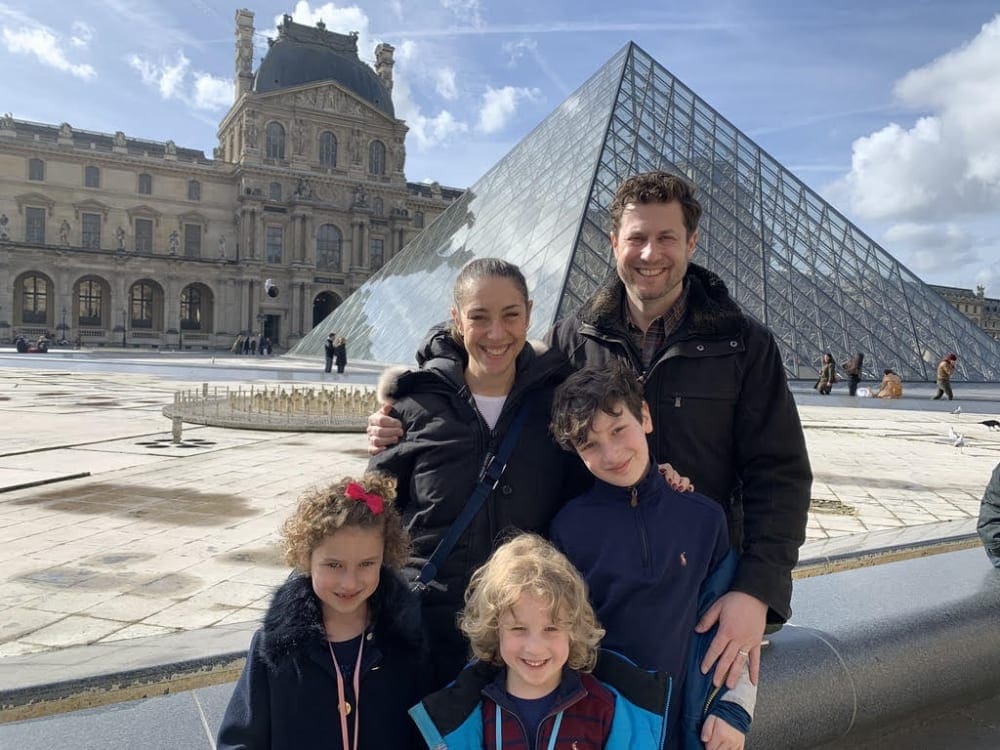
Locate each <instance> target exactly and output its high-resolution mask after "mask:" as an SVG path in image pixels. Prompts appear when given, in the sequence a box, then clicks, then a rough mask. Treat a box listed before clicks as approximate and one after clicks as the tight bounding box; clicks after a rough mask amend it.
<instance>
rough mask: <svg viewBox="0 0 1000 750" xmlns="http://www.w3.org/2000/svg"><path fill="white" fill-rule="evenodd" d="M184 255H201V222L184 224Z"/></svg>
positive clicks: (194, 256)
mask: <svg viewBox="0 0 1000 750" xmlns="http://www.w3.org/2000/svg"><path fill="white" fill-rule="evenodd" d="M184 256H185V257H187V258H200V257H201V224H185V225H184Z"/></svg>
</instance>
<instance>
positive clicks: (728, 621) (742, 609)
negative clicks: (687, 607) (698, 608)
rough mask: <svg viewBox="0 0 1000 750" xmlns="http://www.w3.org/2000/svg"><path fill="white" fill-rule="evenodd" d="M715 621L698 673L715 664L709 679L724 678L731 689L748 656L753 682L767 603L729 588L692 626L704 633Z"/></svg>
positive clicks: (757, 670) (715, 681) (717, 683)
mask: <svg viewBox="0 0 1000 750" xmlns="http://www.w3.org/2000/svg"><path fill="white" fill-rule="evenodd" d="M716 622H718V623H719V630H718V632H717V633H716V634H715V638H713V639H712V643H711V644H710V645H709V647H708V652H707V653H706V654H705V658H704V660H703V661H702V663H701V673H702V674H708V670H710V669H711V668H712V665H713V664H715V665H716V667H715V674H714V675H713V676H712V683H713V684H714V685H715V686H716V687H719V686H720V685H722V683H723V682H725V683H726V687H728V688H730V689H732V688H734V687H736V683H737V681H738V680H739V678H740V672H741V670H742V669H743V664H744V662H745V661H747V660H748V659H749V660H750V682H752V683H753V684H754V685H756V684H757V680H758V678H759V677H760V643H761V640H762V639H763V638H764V627H765V626H766V625H767V605H766V604H764V602H762V601H761V600H760V599H758V598H757V597H755V596H751V595H750V594H744V593H743V592H742V591H730V592H728V593H726V594H723V595H722V596H720V597H719V598H718V599H716V600H715V603H714V604H712V606H711V607H709V608H708V611H707V612H706V613H705V616H704V617H702V618H701V620H699V621H698V624H697V625H696V626H695V630H696V631H697V632H699V633H704V632H706V631H708V630H710V629H711V628H712V626H713V625H715V623H716ZM716 660H718V663H717V664H716Z"/></svg>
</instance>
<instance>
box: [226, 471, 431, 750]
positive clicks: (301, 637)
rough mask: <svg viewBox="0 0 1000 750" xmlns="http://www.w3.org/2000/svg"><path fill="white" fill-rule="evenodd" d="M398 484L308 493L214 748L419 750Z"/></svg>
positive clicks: (418, 650) (415, 648) (418, 694)
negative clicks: (285, 573) (283, 574)
mask: <svg viewBox="0 0 1000 750" xmlns="http://www.w3.org/2000/svg"><path fill="white" fill-rule="evenodd" d="M394 496H395V482H394V481H393V480H392V479H391V478H388V477H385V476H379V475H375V474H365V476H364V477H362V478H361V479H359V480H353V479H351V478H345V479H343V480H341V481H339V482H335V483H334V484H332V485H330V486H327V487H323V488H321V489H315V490H312V491H309V492H306V493H305V494H304V495H303V496H302V498H301V499H300V500H299V503H298V506H297V508H296V509H295V512H294V514H293V515H292V516H291V517H290V518H289V519H288V520H287V521H286V522H285V523H284V525H283V526H282V529H281V538H282V543H283V546H284V551H285V560H286V562H287V563H288V564H289V565H291V566H292V567H293V568H294V573H293V575H292V576H291V577H290V578H289V579H288V580H286V581H285V582H284V583H283V584H282V585H281V586H280V587H279V588H278V589H277V591H276V592H275V593H274V596H273V597H272V599H271V605H270V607H269V608H268V611H267V614H266V615H265V616H264V624H263V626H262V627H261V628H260V629H259V630H258V631H257V632H256V633H255V634H254V636H253V640H252V641H251V643H250V651H249V653H248V654H247V660H246V665H245V666H244V667H243V672H242V674H241V675H240V678H239V680H238V681H237V683H236V686H235V688H234V690H233V695H232V697H231V698H230V700H229V705H228V707H227V708H226V713H225V715H224V716H223V719H222V724H221V726H220V728H219V734H218V745H217V747H218V748H219V750H237V749H239V750H284V749H287V750H321V749H322V750H328V749H331V748H332V750H352V749H356V750H386V748H401V749H402V750H416V748H423V747H424V745H423V743H422V742H421V741H420V739H419V734H418V733H417V731H416V729H415V728H414V727H413V725H412V723H411V722H410V720H409V717H408V715H407V710H408V709H409V707H410V706H412V705H413V704H414V703H416V702H417V701H418V700H419V699H420V698H422V697H423V696H424V695H425V694H426V692H427V684H426V680H427V666H426V660H425V655H426V650H425V642H424V637H423V630H422V627H421V624H420V607H419V604H418V602H417V600H416V597H415V596H414V595H413V593H412V592H411V591H410V590H409V587H408V586H407V584H406V583H405V582H404V581H403V580H402V578H400V576H399V573H398V570H399V568H400V566H401V565H402V564H403V562H404V561H405V560H406V557H407V549H408V540H407V536H406V532H405V531H404V530H403V525H402V520H401V518H400V515H399V511H398V510H397V508H396V506H395V504H394V502H393V500H394Z"/></svg>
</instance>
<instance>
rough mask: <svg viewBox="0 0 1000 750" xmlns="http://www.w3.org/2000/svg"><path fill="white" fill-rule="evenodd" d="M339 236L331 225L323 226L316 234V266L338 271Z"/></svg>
mask: <svg viewBox="0 0 1000 750" xmlns="http://www.w3.org/2000/svg"><path fill="white" fill-rule="evenodd" d="M340 246H341V234H340V230H339V229H337V227H335V226H334V225H333V224H324V225H323V226H321V227H320V228H319V231H317V232H316V266H317V267H318V268H330V269H334V270H337V271H339V270H340Z"/></svg>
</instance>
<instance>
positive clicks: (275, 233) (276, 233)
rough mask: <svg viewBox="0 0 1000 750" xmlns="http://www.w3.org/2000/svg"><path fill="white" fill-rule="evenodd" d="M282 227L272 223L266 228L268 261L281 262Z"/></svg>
mask: <svg viewBox="0 0 1000 750" xmlns="http://www.w3.org/2000/svg"><path fill="white" fill-rule="evenodd" d="M283 236H284V232H283V231H282V228H281V227H279V226H275V225H273V224H271V225H268V227H267V229H266V242H265V246H266V258H267V262H268V263H281V243H282V239H283Z"/></svg>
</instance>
